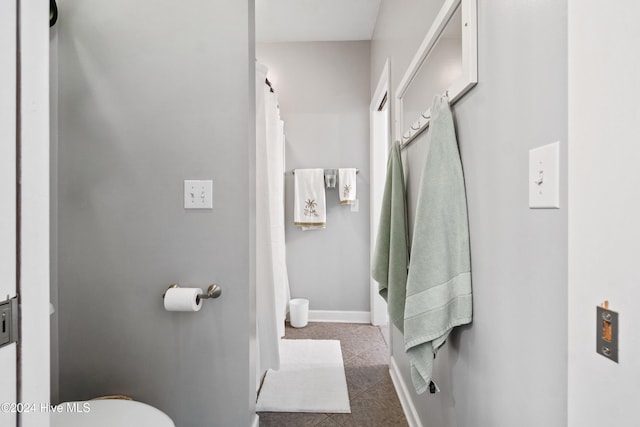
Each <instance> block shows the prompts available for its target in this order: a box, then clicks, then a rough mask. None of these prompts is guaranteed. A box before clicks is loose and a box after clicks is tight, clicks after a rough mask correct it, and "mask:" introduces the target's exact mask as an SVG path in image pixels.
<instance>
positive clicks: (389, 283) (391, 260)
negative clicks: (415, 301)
mask: <svg viewBox="0 0 640 427" xmlns="http://www.w3.org/2000/svg"><path fill="white" fill-rule="evenodd" d="M407 242H408V233H407V211H406V198H405V191H404V173H403V170H402V160H401V158H400V145H399V143H397V142H396V143H395V144H394V145H393V148H392V149H391V152H390V153H389V160H388V162H387V178H386V182H385V185H384V193H383V196H382V209H381V213H380V224H379V225H378V236H377V238H376V246H375V251H374V255H373V268H372V273H371V274H372V276H373V278H374V279H375V280H376V281H377V282H378V284H379V291H380V295H381V296H382V297H383V298H384V299H385V300H386V301H387V304H388V310H389V318H390V319H391V321H392V322H393V324H394V325H396V327H397V328H398V329H400V330H401V331H402V330H404V303H405V295H406V294H405V287H406V284H407V266H408V265H409V255H408V245H407Z"/></svg>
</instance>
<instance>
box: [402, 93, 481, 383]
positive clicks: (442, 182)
mask: <svg viewBox="0 0 640 427" xmlns="http://www.w3.org/2000/svg"><path fill="white" fill-rule="evenodd" d="M428 132H429V133H428V136H427V138H428V142H429V144H430V145H429V154H428V157H427V163H426V166H425V168H424V171H423V174H422V182H421V185H420V190H419V193H418V203H417V208H416V217H415V227H414V230H413V239H412V245H411V261H410V264H409V276H408V278H407V288H406V302H405V311H404V342H405V350H406V352H407V355H408V356H409V359H410V361H411V379H412V381H413V385H414V387H415V389H416V391H417V392H418V393H423V392H424V391H425V390H426V389H427V388H429V384H430V382H431V376H432V369H433V360H434V358H435V355H436V353H437V351H438V349H439V348H440V346H442V344H444V342H445V340H446V339H447V336H448V335H449V333H450V332H451V330H452V329H453V328H454V327H455V326H458V325H463V324H466V323H469V322H471V256H470V252H469V225H468V219H467V200H466V194H465V187H464V177H463V174H462V164H461V162H460V153H459V152H458V143H457V141H456V135H455V129H454V126H453V117H452V115H451V109H450V107H449V100H448V99H447V98H446V97H440V96H438V97H436V99H435V100H434V103H433V107H432V108H431V123H430V125H429V130H428Z"/></svg>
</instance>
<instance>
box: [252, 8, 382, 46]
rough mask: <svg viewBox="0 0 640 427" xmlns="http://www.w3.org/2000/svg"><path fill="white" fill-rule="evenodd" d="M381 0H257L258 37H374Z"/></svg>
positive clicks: (260, 39)
mask: <svg viewBox="0 0 640 427" xmlns="http://www.w3.org/2000/svg"><path fill="white" fill-rule="evenodd" d="M380 2H381V0H256V41H257V42H259V43H260V42H262V43H267V42H302V41H304V42H308V41H345V40H371V37H372V35H373V29H374V27H375V24H376V18H377V17H378V9H379V7H380Z"/></svg>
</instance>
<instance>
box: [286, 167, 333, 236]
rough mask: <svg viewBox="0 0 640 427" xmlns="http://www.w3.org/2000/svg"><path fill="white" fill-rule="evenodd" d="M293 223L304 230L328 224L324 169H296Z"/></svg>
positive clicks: (323, 226)
mask: <svg viewBox="0 0 640 427" xmlns="http://www.w3.org/2000/svg"><path fill="white" fill-rule="evenodd" d="M294 176H295V178H294V182H295V184H294V190H293V192H294V200H293V223H294V224H295V225H297V226H299V227H302V229H303V230H315V229H318V228H325V227H326V226H327V222H326V221H327V209H326V200H325V194H324V169H296V173H295V175H294Z"/></svg>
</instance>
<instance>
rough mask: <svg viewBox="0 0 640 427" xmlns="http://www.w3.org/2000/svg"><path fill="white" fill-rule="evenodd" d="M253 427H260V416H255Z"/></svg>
mask: <svg viewBox="0 0 640 427" xmlns="http://www.w3.org/2000/svg"><path fill="white" fill-rule="evenodd" d="M251 427H260V416H258V414H253V421H252V422H251Z"/></svg>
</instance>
